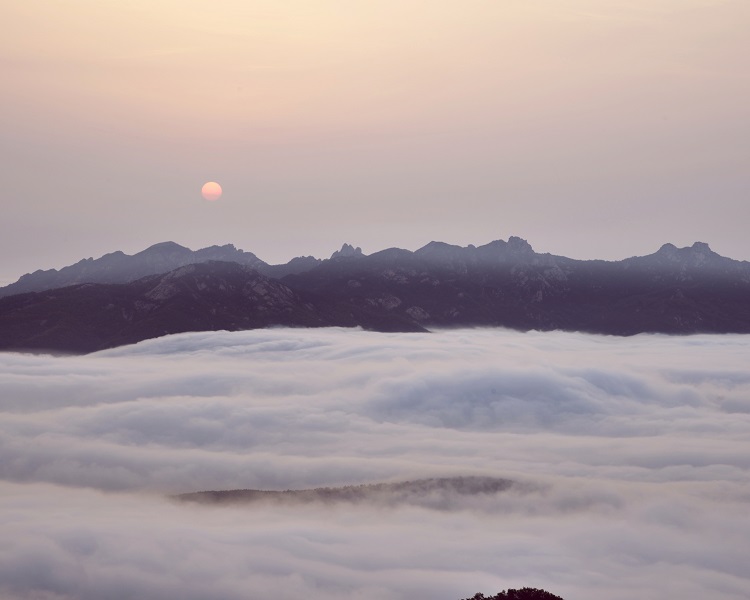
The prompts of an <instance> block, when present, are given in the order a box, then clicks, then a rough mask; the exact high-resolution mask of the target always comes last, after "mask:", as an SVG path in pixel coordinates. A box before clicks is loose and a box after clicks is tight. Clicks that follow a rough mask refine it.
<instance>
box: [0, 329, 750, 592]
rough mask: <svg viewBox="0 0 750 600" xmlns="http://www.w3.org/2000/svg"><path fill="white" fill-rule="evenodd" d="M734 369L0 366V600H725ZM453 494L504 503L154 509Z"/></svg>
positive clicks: (740, 437)
mask: <svg viewBox="0 0 750 600" xmlns="http://www.w3.org/2000/svg"><path fill="white" fill-rule="evenodd" d="M748 361H750V345H749V344H748V338H747V336H732V335H728V336H691V337H689V338H685V337H676V338H670V337H667V336H653V335H641V336H634V337H631V338H616V337H602V336H586V335H581V334H570V333H559V332H558V333H544V334H540V333H526V334H524V333H518V332H509V331H503V330H492V331H489V330H472V331H469V330H463V331H453V332H438V333H432V334H425V335H421V334H376V333H369V332H362V331H352V330H322V329H316V330H284V329H276V330H257V331H248V332H236V333H227V332H209V333H191V334H183V335H177V336H168V337H165V338H161V339H157V340H150V341H146V342H142V343H140V344H138V345H135V346H127V347H123V348H118V349H115V350H109V351H105V352H100V353H97V354H92V355H89V356H83V357H50V356H33V355H21V354H11V353H0V389H2V390H3V393H2V394H0V448H2V461H0V532H2V539H3V543H2V544H0V595H1V596H2V597H3V598H4V599H8V600H16V599H17V600H21V599H29V598H49V599H50V600H51V599H63V598H73V599H75V600H99V599H101V598H109V599H112V600H119V599H120V598H122V599H125V598H148V599H153V600H174V599H175V598H185V599H187V600H193V599H194V600H203V599H205V598H215V599H217V600H241V599H242V600H245V599H247V598H271V597H273V598H277V599H279V600H298V599H299V598H309V599H310V600H322V599H326V600H330V599H334V600H459V598H466V597H469V596H471V595H473V594H474V593H476V592H480V591H481V592H483V593H485V594H494V593H496V592H498V591H500V590H501V589H505V588H507V587H521V586H524V585H530V586H534V587H543V588H545V589H548V590H550V591H552V592H554V593H556V594H559V595H561V596H562V597H563V598H566V599H569V600H601V599H602V598H606V600H632V599H633V598H639V599H641V600H663V599H664V598H680V599H683V600H704V599H706V598H710V599H711V600H746V599H747V598H748V596H750V574H749V573H748V568H747V557H748V556H750V518H749V517H748V510H747V507H748V498H749V497H750V496H749V494H750V487H748V484H749V483H750V479H749V478H748V473H749V472H750V456H749V455H748V452H747V443H748V442H747V440H748V437H749V436H750V375H748V371H747V365H748ZM460 475H480V476H490V477H499V478H507V479H512V480H514V481H516V482H520V484H521V485H517V486H514V487H513V488H511V489H510V490H508V491H507V492H501V493H499V494H497V495H494V496H487V495H484V496H462V497H450V496H449V497H448V498H447V500H448V502H446V503H445V504H441V505H439V506H442V509H441V510H436V509H431V508H430V506H431V505H430V504H429V503H427V504H425V503H422V505H416V504H418V503H410V502H404V503H403V505H398V504H396V505H385V506H383V505H377V504H375V505H372V504H369V505H368V504H362V505H354V506H346V505H339V506H336V507H330V506H321V505H320V504H318V503H315V502H312V503H310V504H309V505H297V506H277V505H266V506H258V505H251V506H242V507H206V506H194V505H190V506H186V505H183V506H180V505H176V504H174V503H171V502H169V501H168V500H167V499H166V498H165V496H164V495H165V494H169V493H175V492H189V491H197V490H206V489H237V488H261V489H275V490H285V489H300V488H310V487H317V486H339V485H348V484H359V483H368V482H377V481H404V480H410V479H415V478H425V477H445V476H460ZM432 506H434V505H432Z"/></svg>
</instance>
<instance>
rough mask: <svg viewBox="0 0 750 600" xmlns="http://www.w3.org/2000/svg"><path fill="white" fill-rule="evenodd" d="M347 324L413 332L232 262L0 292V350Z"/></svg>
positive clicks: (83, 348) (66, 348)
mask: <svg viewBox="0 0 750 600" xmlns="http://www.w3.org/2000/svg"><path fill="white" fill-rule="evenodd" d="M273 325H284V326H292V327H326V326H335V325H338V326H344V327H353V326H356V325H365V326H368V327H369V328H372V329H377V330H383V331H388V330H395V331H409V330H411V331H418V330H422V331H424V330H423V329H422V328H421V327H419V326H418V325H416V324H413V323H411V322H409V321H405V320H403V319H401V317H399V316H398V315H390V314H381V313H377V312H368V311H367V310H366V309H365V310H363V309H359V308H357V307H348V306H342V305H341V303H335V302H334V303H325V304H322V303H320V302H319V301H318V299H317V298H315V297H314V296H313V295H311V294H307V293H305V292H302V293H298V292H295V291H293V290H291V289H290V288H289V287H288V286H286V285H284V284H283V283H281V282H280V281H278V280H276V279H271V278H268V277H266V276H264V275H261V274H260V273H258V271H255V270H253V269H251V268H249V267H246V266H243V265H239V264H237V263H228V262H207V263H199V264H193V265H186V266H184V267H180V268H178V269H175V270H174V271H170V272H169V273H167V274H162V275H151V276H148V277H144V278H142V279H138V280H136V281H134V282H131V283H126V284H95V283H84V284H79V285H74V286H69V287H65V288H58V289H54V290H46V291H44V292H32V293H28V294H17V295H14V296H8V297H5V298H0V349H17V350H39V351H58V352H73V353H81V352H93V351H95V350H101V349H104V348H112V347H115V346H121V345H124V344H131V343H135V342H138V341H141V340H144V339H149V338H154V337H159V336H162V335H167V334H172V333H181V332H185V331H212V330H229V331H236V330H240V329H257V328H261V327H269V326H273Z"/></svg>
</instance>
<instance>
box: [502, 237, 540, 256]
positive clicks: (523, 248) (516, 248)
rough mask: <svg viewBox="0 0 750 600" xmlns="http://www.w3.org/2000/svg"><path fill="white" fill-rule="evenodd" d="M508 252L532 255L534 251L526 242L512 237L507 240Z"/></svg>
mask: <svg viewBox="0 0 750 600" xmlns="http://www.w3.org/2000/svg"><path fill="white" fill-rule="evenodd" d="M507 247H508V250H510V251H511V252H513V253H514V254H534V249H533V248H532V247H531V244H529V242H527V241H526V240H524V239H522V238H520V237H516V236H514V235H512V236H510V237H509V238H508V246H507Z"/></svg>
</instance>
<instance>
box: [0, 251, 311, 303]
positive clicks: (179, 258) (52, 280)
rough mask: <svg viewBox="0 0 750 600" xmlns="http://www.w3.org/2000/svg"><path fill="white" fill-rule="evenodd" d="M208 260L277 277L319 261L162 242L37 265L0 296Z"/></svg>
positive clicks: (118, 279) (129, 277)
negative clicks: (276, 259) (273, 260)
mask: <svg viewBox="0 0 750 600" xmlns="http://www.w3.org/2000/svg"><path fill="white" fill-rule="evenodd" d="M209 261H225V262H233V263H237V264H240V265H244V266H247V267H251V268H253V269H256V270H257V271H259V272H260V273H262V274H264V275H267V276H269V277H277V278H278V277H283V276H285V275H288V274H290V273H298V272H301V271H305V270H307V269H311V268H313V267H315V266H317V265H318V264H319V263H320V262H321V261H320V259H317V258H314V257H312V256H299V257H297V258H293V259H292V260H290V261H289V262H288V263H286V264H283V265H269V264H268V263H266V262H264V261H262V260H261V259H259V258H258V257H257V256H256V255H255V254H253V253H252V252H245V251H243V250H239V249H237V248H235V246H234V245H233V244H225V245H223V246H209V247H207V248H201V249H200V250H190V249H189V248H186V247H185V246H181V245H180V244H177V243H175V242H161V243H159V244H154V245H153V246H150V247H148V248H146V249H145V250H143V251H141V252H138V253H136V254H133V255H128V254H125V253H124V252H121V251H119V250H118V251H117V252H112V253H110V254H105V255H104V256H102V257H100V258H97V259H93V258H85V259H83V260H80V261H78V262H77V263H75V264H74V265H69V266H67V267H63V268H62V269H60V270H57V269H47V270H41V269H40V270H38V271H34V272H33V273H27V274H26V275H23V276H22V277H21V278H20V279H19V280H18V281H16V282H15V283H11V284H10V285H7V286H5V287H2V288H0V297H3V296H10V295H13V294H23V293H25V292H42V291H45V290H51V289H55V288H61V287H66V286H69V285H75V284H77V283H128V282H130V281H135V280H137V279H140V278H141V277H146V276H148V275H158V274H160V273H167V272H168V271H172V270H174V269H177V268H179V267H184V266H185V265H190V264H195V263H204V262H209Z"/></svg>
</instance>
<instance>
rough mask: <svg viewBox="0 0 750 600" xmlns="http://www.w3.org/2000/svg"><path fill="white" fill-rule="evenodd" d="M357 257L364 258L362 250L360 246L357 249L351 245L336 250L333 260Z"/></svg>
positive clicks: (332, 255)
mask: <svg viewBox="0 0 750 600" xmlns="http://www.w3.org/2000/svg"><path fill="white" fill-rule="evenodd" d="M357 256H363V254H362V248H360V247H359V246H357V247H356V248H355V247H354V246H352V245H351V244H344V245H343V246H341V250H336V252H334V253H333V254H331V260H333V259H335V258H353V257H357Z"/></svg>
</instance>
